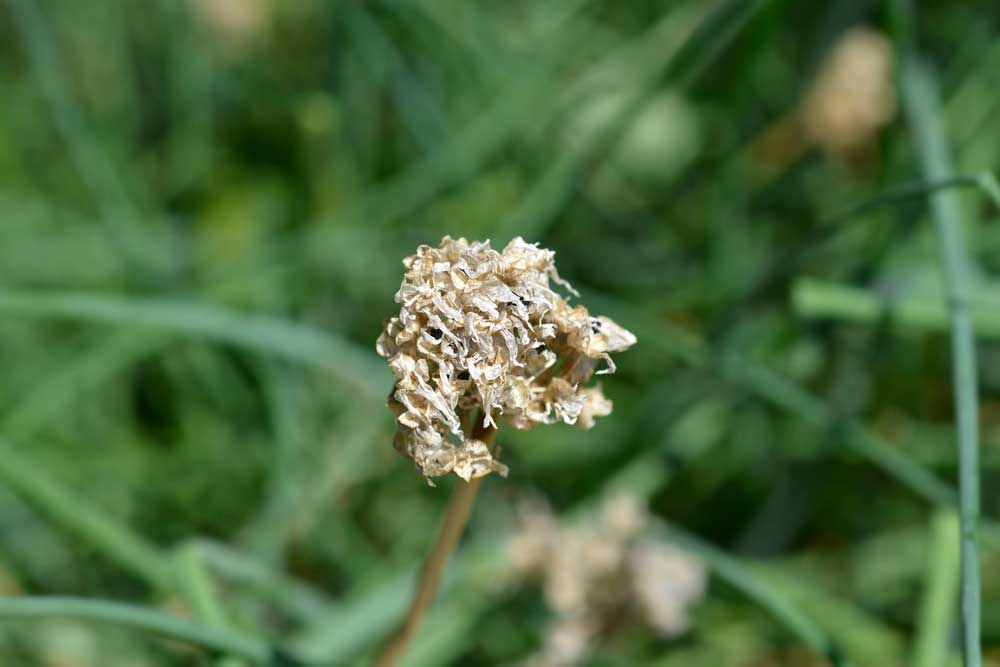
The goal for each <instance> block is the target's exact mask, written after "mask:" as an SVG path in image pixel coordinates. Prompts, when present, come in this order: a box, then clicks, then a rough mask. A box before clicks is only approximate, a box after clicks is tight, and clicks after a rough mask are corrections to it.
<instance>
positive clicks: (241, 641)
mask: <svg viewBox="0 0 1000 667" xmlns="http://www.w3.org/2000/svg"><path fill="white" fill-rule="evenodd" d="M40 616H42V617H53V616H55V617H63V618H75V619H81V620H89V621H97V622H102V623H114V624H117V625H123V626H127V627H132V628H136V629H140V630H145V631H147V632H151V633H153V634H157V635H160V636H162V637H167V638H170V639H176V640H178V641H182V642H185V643H188V644H192V645H194V646H200V647H202V648H205V649H208V650H210V651H213V652H219V653H226V654H229V655H233V656H238V657H241V658H245V659H247V660H250V661H252V662H255V663H259V664H266V663H268V662H269V661H270V660H271V657H272V654H271V649H270V647H269V646H268V645H267V643H266V642H264V641H262V640H259V639H257V638H254V637H247V636H244V635H241V634H236V633H234V632H232V631H229V630H223V629H221V628H214V627H210V626H207V625H202V624H201V623H195V622H192V621H187V620H185V619H182V618H178V617H176V616H171V615H169V614H164V613H163V612H159V611H156V610H153V609H147V608H145V607H138V606H135V605H130V604H123V603H120V602H108V601H105V600H88V599H85V598H71V597H56V596H52V597H5V598H0V619H10V620H17V619H31V618H36V617H40Z"/></svg>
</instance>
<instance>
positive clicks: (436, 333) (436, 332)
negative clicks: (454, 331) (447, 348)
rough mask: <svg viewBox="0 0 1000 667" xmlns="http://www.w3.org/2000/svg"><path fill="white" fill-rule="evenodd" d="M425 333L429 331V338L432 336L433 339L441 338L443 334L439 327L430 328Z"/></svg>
mask: <svg viewBox="0 0 1000 667" xmlns="http://www.w3.org/2000/svg"><path fill="white" fill-rule="evenodd" d="M427 333H429V334H430V335H431V338H433V339H434V340H441V336H443V335H444V333H443V332H442V331H441V330H440V329H431V330H430V331H428V332H427Z"/></svg>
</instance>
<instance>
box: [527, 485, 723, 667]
mask: <svg viewBox="0 0 1000 667" xmlns="http://www.w3.org/2000/svg"><path fill="white" fill-rule="evenodd" d="M648 521H649V519H648V516H647V515H646V512H645V508H644V507H643V506H642V505H641V504H640V503H639V501H638V500H637V499H636V498H634V497H632V496H628V495H616V496H611V497H609V498H608V499H606V500H605V502H604V505H603V507H602V508H601V509H600V511H599V512H598V513H597V514H596V515H595V516H593V517H590V518H589V520H587V521H585V522H581V523H580V524H579V525H574V526H567V525H562V524H560V523H559V522H558V520H557V519H556V518H555V517H554V516H553V515H552V514H551V512H549V510H548V509H547V508H546V507H545V506H542V505H539V504H537V503H535V504H531V505H527V506H525V507H524V508H522V512H521V530H520V531H519V532H518V533H517V534H515V535H514V537H513V538H512V539H511V541H510V543H509V547H508V554H509V556H510V562H511V563H512V566H513V569H514V572H515V576H517V577H518V578H521V579H525V580H536V581H539V582H540V583H541V585H542V587H543V590H544V592H545V600H546V602H547V604H548V606H549V608H550V609H551V610H552V612H553V614H554V616H555V618H554V620H553V623H552V624H551V625H550V626H549V628H548V629H547V632H546V638H545V642H544V644H543V646H542V648H541V650H540V652H539V653H538V654H537V655H535V656H533V657H532V658H531V659H529V660H528V661H527V663H526V664H528V665H532V666H535V667H569V666H571V665H575V664H578V663H579V662H581V661H582V660H583V659H584V658H585V657H586V655H587V653H588V652H589V650H590V648H591V647H592V646H594V645H595V643H596V642H597V641H599V640H601V639H604V638H606V637H608V636H609V635H611V634H613V633H614V632H615V631H616V630H618V629H620V628H622V627H624V626H625V625H626V624H629V623H639V624H641V625H643V626H645V627H646V628H648V629H650V630H652V631H653V632H655V633H656V634H657V635H659V636H661V637H674V636H676V635H678V634H680V633H682V632H684V631H685V630H686V629H687V627H688V619H687V609H688V607H689V606H690V605H691V604H692V603H693V602H695V601H696V600H698V599H700V598H701V597H702V595H703V594H704V591H705V584H706V573H705V568H704V566H703V565H702V563H701V562H700V561H699V560H697V559H696V558H694V557H693V556H691V555H690V554H688V553H686V552H684V551H682V550H680V549H678V548H677V547H675V546H672V545H670V544H666V543H663V542H657V541H653V540H649V539H644V538H643V537H642V532H643V529H644V528H645V527H646V525H647V524H648Z"/></svg>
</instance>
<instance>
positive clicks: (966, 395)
mask: <svg viewBox="0 0 1000 667" xmlns="http://www.w3.org/2000/svg"><path fill="white" fill-rule="evenodd" d="M897 4H898V5H900V8H901V9H903V10H906V9H907V8H909V11H907V12H905V13H904V14H902V15H901V18H902V19H904V20H901V21H900V22H901V23H902V24H906V25H910V24H911V23H912V7H911V6H910V5H908V4H904V3H897ZM910 29H911V30H912V26H910ZM911 36H912V33H910V34H909V35H904V37H911ZM901 83H902V91H903V105H904V108H905V109H906V111H907V115H908V116H909V121H910V125H911V127H912V131H913V135H914V141H915V144H916V149H917V153H918V155H919V157H920V159H921V162H922V163H923V170H924V174H925V175H926V176H927V178H928V179H930V180H935V181H937V180H944V179H948V178H952V177H953V169H952V165H951V156H950V154H949V151H948V145H947V143H946V141H945V137H944V132H943V130H942V129H941V126H940V121H939V118H938V115H939V111H938V92H937V83H936V81H935V80H934V78H933V76H932V75H931V74H930V72H929V71H928V70H927V69H926V68H925V66H924V65H923V64H922V63H921V62H919V61H918V60H917V58H916V56H915V54H914V53H913V52H912V47H911V48H910V49H908V50H906V51H904V57H903V68H902V81H901ZM931 212H932V218H933V220H934V225H935V227H936V229H937V236H938V244H939V246H940V252H941V263H942V266H943V269H944V271H943V273H944V282H945V289H946V294H947V300H948V310H949V313H950V320H951V351H952V377H953V384H954V395H955V421H956V422H957V427H958V428H957V431H958V487H959V511H960V519H961V535H962V540H961V564H962V568H961V569H962V585H961V598H962V649H963V652H962V655H963V664H964V665H965V667H979V666H980V665H981V664H982V655H981V652H982V649H981V637H980V625H981V620H980V615H981V609H980V607H981V602H980V595H981V592H980V591H981V588H980V571H979V568H980V565H979V513H980V498H979V425H978V421H979V416H978V400H979V399H978V386H977V377H976V346H975V338H974V333H973V326H972V318H971V316H970V314H969V281H970V278H971V273H972V271H971V268H970V262H969V258H968V257H967V256H966V251H965V245H964V242H963V239H962V228H961V208H960V206H959V202H958V200H957V199H956V198H955V193H954V192H940V193H938V194H936V195H934V197H933V198H932V199H931Z"/></svg>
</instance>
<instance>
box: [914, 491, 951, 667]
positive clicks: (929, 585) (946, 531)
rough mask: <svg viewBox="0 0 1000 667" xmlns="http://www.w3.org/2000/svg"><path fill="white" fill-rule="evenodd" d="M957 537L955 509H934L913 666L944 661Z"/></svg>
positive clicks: (930, 666)
mask: <svg viewBox="0 0 1000 667" xmlns="http://www.w3.org/2000/svg"><path fill="white" fill-rule="evenodd" d="M958 540H959V526H958V516H957V515H956V514H955V512H954V511H953V510H939V511H937V512H935V513H934V515H933V516H932V517H931V529H930V549H929V551H928V556H927V578H926V580H925V582H926V583H925V585H924V593H923V600H921V602H920V615H919V617H918V621H917V638H916V641H915V642H914V648H913V667H939V665H944V664H946V659H947V657H948V637H949V635H950V634H951V629H952V626H953V624H954V617H955V594H956V593H958V581H959V576H960V574H959V568H960V564H959V559H958V553H957V552H956V551H955V545H956V544H958Z"/></svg>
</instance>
